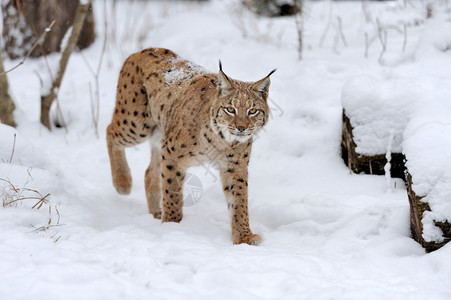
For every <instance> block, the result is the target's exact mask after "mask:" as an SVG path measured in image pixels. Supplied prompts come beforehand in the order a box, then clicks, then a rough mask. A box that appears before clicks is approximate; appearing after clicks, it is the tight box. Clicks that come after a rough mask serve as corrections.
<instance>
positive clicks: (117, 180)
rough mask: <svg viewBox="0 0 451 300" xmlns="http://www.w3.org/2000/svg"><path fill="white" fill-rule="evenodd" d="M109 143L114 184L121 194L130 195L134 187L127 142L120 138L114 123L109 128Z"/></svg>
mask: <svg viewBox="0 0 451 300" xmlns="http://www.w3.org/2000/svg"><path fill="white" fill-rule="evenodd" d="M107 145H108V155H109V157H110V164H111V175H112V177H113V185H114V187H115V188H116V191H117V192H118V193H119V194H121V195H128V194H130V191H131V189H132V175H131V173H130V168H129V166H128V164H127V159H126V157H125V143H124V142H123V141H121V140H120V138H119V135H118V133H117V132H115V130H114V126H113V124H111V125H109V126H108V128H107Z"/></svg>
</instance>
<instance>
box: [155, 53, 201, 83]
mask: <svg viewBox="0 0 451 300" xmlns="http://www.w3.org/2000/svg"><path fill="white" fill-rule="evenodd" d="M181 61H184V60H183V59H182V58H180V57H179V58H176V59H174V60H171V61H169V62H168V63H169V64H173V65H174V68H171V69H169V70H168V71H167V72H166V73H165V74H164V80H165V83H166V85H173V84H175V83H176V82H180V81H182V80H190V79H195V78H197V77H199V76H201V75H202V74H205V73H207V71H206V70H205V69H204V68H203V67H201V66H199V65H196V64H195V63H193V62H187V63H186V67H185V65H181V66H180V67H178V66H177V63H178V62H181Z"/></svg>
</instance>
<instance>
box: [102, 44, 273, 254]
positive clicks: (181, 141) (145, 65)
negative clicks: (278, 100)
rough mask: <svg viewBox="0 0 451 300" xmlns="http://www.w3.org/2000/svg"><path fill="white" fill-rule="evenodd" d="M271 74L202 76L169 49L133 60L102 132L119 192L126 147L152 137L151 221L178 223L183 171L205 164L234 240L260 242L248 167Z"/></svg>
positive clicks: (124, 184) (126, 187)
mask: <svg viewBox="0 0 451 300" xmlns="http://www.w3.org/2000/svg"><path fill="white" fill-rule="evenodd" d="M271 74H272V72H271V73H270V74H269V75H271ZM269 75H268V76H266V77H265V78H263V79H261V80H259V81H257V82H242V81H238V80H233V79H231V78H229V77H228V76H227V75H225V73H224V72H223V71H222V66H221V65H220V70H219V73H218V74H211V73H207V72H206V71H205V70H204V69H202V68H201V67H199V66H197V65H195V64H193V63H191V62H189V61H186V60H184V59H182V58H180V57H179V56H177V55H176V54H175V53H173V52H172V51H170V50H167V49H156V48H150V49H146V50H143V51H141V52H140V53H136V54H133V55H131V56H130V57H129V58H128V59H127V60H126V61H125V63H124V65H123V67H122V70H121V72H120V75H119V82H118V86H117V97H116V108H115V110H114V114H113V120H112V122H111V124H110V125H109V126H108V128H107V144H108V153H109V156H110V163H111V171H112V177H113V184H114V186H115V188H116V190H117V191H118V193H120V194H129V193H130V190H131V187H132V177H131V174H130V169H129V167H128V164H127V161H126V158H125V152H124V149H125V148H126V147H129V146H133V145H136V144H139V143H141V142H143V141H145V140H147V139H151V141H152V142H151V144H152V146H151V147H152V152H151V161H150V165H149V167H148V168H147V171H146V174H145V187H146V196H147V203H148V208H149V212H150V213H151V214H153V216H154V217H155V218H161V219H162V221H163V222H180V221H181V220H182V217H183V211H182V208H183V196H182V186H183V180H184V178H185V174H186V170H187V168H188V167H190V166H195V165H199V164H202V163H209V164H212V165H213V166H215V167H217V168H218V169H219V170H220V173H221V178H222V185H223V189H224V193H225V195H226V199H227V202H228V208H229V211H230V213H231V217H232V237H233V242H234V243H235V244H239V243H248V244H253V245H256V244H258V243H260V241H261V238H260V237H259V236H258V235H256V234H253V233H252V231H251V229H250V227H249V215H248V203H247V194H248V170H247V167H248V164H249V158H250V153H251V148H252V140H253V137H254V136H255V135H256V134H257V133H258V132H259V130H260V129H261V128H262V127H263V126H264V125H265V124H266V122H267V121H268V114H269V108H268V104H267V98H268V88H269V84H270V79H269ZM158 137H160V138H158Z"/></svg>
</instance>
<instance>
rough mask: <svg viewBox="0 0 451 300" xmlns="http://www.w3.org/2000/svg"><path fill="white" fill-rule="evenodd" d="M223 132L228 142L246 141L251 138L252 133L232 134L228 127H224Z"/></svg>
mask: <svg viewBox="0 0 451 300" xmlns="http://www.w3.org/2000/svg"><path fill="white" fill-rule="evenodd" d="M222 132H223V134H224V139H225V140H226V142H228V143H234V142H239V143H245V142H247V141H248V140H249V139H250V138H251V136H250V135H245V136H238V135H235V134H232V133H230V131H229V130H227V129H224V130H223V131H222Z"/></svg>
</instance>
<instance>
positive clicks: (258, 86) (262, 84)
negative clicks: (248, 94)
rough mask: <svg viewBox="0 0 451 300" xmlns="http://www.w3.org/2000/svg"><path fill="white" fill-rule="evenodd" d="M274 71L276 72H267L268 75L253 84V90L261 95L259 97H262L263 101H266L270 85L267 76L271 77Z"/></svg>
mask: <svg viewBox="0 0 451 300" xmlns="http://www.w3.org/2000/svg"><path fill="white" fill-rule="evenodd" d="M275 71H276V69H274V70H272V71H271V72H269V74H268V75H267V76H266V77H265V78H263V79H261V80H259V81H257V82H256V83H255V84H254V89H255V90H256V91H257V92H259V93H261V96H262V97H263V98H265V99H266V98H267V96H268V89H269V85H270V83H271V80H270V79H269V76H271V75H272V73H274V72H275Z"/></svg>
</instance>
